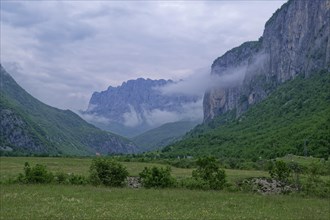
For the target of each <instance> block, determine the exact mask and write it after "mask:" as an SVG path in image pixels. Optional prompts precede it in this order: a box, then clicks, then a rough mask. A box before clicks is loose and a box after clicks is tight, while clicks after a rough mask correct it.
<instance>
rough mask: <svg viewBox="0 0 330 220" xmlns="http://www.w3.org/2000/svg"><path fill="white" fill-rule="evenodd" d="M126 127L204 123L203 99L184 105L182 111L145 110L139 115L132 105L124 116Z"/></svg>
mask: <svg viewBox="0 0 330 220" xmlns="http://www.w3.org/2000/svg"><path fill="white" fill-rule="evenodd" d="M123 118H124V125H125V126H127V127H137V126H140V125H142V124H147V125H148V126H150V127H158V126H160V125H162V124H165V123H169V122H176V121H202V118H203V106H202V99H199V100H198V101H197V102H191V103H186V104H183V105H182V108H181V110H180V111H166V110H161V109H158V108H156V109H152V110H149V111H147V110H143V112H142V113H140V114H139V113H137V112H136V111H135V109H134V108H133V107H132V106H131V105H130V111H129V112H126V113H124V114H123Z"/></svg>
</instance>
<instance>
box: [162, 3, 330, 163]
mask: <svg viewBox="0 0 330 220" xmlns="http://www.w3.org/2000/svg"><path fill="white" fill-rule="evenodd" d="M329 17H330V2H329V1H323V0H315V1H308V0H290V1H288V2H287V3H285V4H284V5H283V6H282V7H281V8H280V9H279V10H277V11H276V12H275V13H274V14H273V16H272V17H271V18H270V19H269V20H268V21H267V22H266V25H265V30H264V33H263V36H262V37H260V38H259V40H258V41H252V42H246V43H243V44H242V45H240V46H239V47H236V48H233V49H232V50H230V51H228V52H226V53H225V54H224V55H223V56H221V57H219V58H217V59H216V60H215V61H214V62H213V64H212V69H211V75H212V77H214V78H216V79H217V82H219V83H218V85H216V86H214V87H213V88H211V89H210V90H208V91H207V92H206V93H205V95H204V100H203V108H204V125H201V126H198V127H197V128H196V129H194V130H192V131H191V132H190V133H189V134H188V135H186V136H185V137H184V140H182V141H180V142H178V143H176V144H174V145H172V146H169V147H167V148H165V149H164V152H166V153H167V154H170V155H177V154H185V155H186V154H191V155H205V154H207V155H208V154H211V155H217V156H219V157H232V158H233V157H236V158H250V159H251V158H254V159H255V158H258V157H267V158H273V157H275V156H280V155H284V154H286V153H295V154H300V155H302V154H305V153H306V152H308V153H307V154H308V155H314V156H322V157H327V155H329V154H330V143H329V139H330V138H329V134H330V132H329V115H330V114H329V109H330V106H329V93H330V91H329V88H330V85H329V71H330V41H329V34H330V27H329V23H330V19H329Z"/></svg>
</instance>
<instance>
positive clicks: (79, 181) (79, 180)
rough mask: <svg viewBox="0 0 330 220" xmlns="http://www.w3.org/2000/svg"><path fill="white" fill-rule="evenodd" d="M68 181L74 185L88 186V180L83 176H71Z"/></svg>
mask: <svg viewBox="0 0 330 220" xmlns="http://www.w3.org/2000/svg"><path fill="white" fill-rule="evenodd" d="M68 176H69V178H68V181H69V183H70V184H72V185H86V184H88V179H87V178H86V177H85V176H82V175H75V174H73V173H72V174H69V175H68Z"/></svg>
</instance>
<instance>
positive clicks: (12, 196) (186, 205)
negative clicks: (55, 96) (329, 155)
mask: <svg viewBox="0 0 330 220" xmlns="http://www.w3.org/2000/svg"><path fill="white" fill-rule="evenodd" d="M25 162H29V163H30V164H31V165H35V164H37V163H40V164H44V165H46V166H47V167H48V169H49V170H51V171H53V172H60V171H63V172H68V173H75V174H83V175H86V176H87V175H88V170H89V166H90V164H91V162H92V159H90V158H82V159H80V158H46V157H44V158H36V157H12V158H9V157H1V158H0V180H1V181H2V182H4V181H5V180H6V179H8V178H10V177H11V178H14V177H16V176H17V175H18V173H21V172H23V166H24V163H25ZM122 163H123V165H125V166H126V167H127V169H128V171H129V173H130V175H131V176H137V175H138V173H139V172H141V171H142V169H143V168H144V167H145V166H153V165H157V166H165V165H161V164H152V163H140V162H122ZM191 172H192V169H182V168H175V167H172V174H173V175H174V176H175V177H177V178H180V177H181V178H183V177H188V176H190V175H191ZM226 173H227V178H228V182H231V183H233V182H235V181H237V180H239V179H242V178H246V177H255V176H268V173H267V172H264V171H244V170H226ZM0 187H1V188H0V198H1V200H0V201H1V203H0V208H1V212H0V219H1V220H2V219H3V220H5V219H6V220H7V219H15V220H16V219H328V217H329V216H330V205H329V204H330V201H329V199H321V198H314V197H302V196H297V195H291V196H290V195H271V196H263V195H258V194H252V193H243V192H228V191H201V190H187V189H144V188H140V189H130V188H110V187H104V186H100V187H95V186H91V185H86V186H75V185H55V184H48V185H47V184H44V185H38V184H28V185H23V184H4V183H3V184H1V185H0Z"/></svg>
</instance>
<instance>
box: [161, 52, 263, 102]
mask: <svg viewBox="0 0 330 220" xmlns="http://www.w3.org/2000/svg"><path fill="white" fill-rule="evenodd" d="M266 59H267V55H266V54H264V53H258V54H256V55H255V56H253V57H252V58H251V60H250V62H249V63H247V64H242V65H239V66H236V67H230V68H227V69H224V70H223V71H221V72H217V74H214V73H213V74H210V70H208V69H207V68H204V69H199V70H198V71H197V72H194V73H193V74H192V75H191V76H190V77H187V78H185V79H182V80H180V81H177V82H175V83H172V84H169V85H166V86H163V87H158V88H155V89H158V90H159V91H161V92H162V94H164V95H196V96H198V97H203V95H204V93H205V91H207V90H209V89H212V88H215V87H216V88H232V87H236V86H239V85H241V84H242V83H243V81H244V79H245V78H246V76H247V74H248V75H249V76H251V75H254V74H258V70H260V69H261V68H262V66H263V65H264V64H265V61H266Z"/></svg>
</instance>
